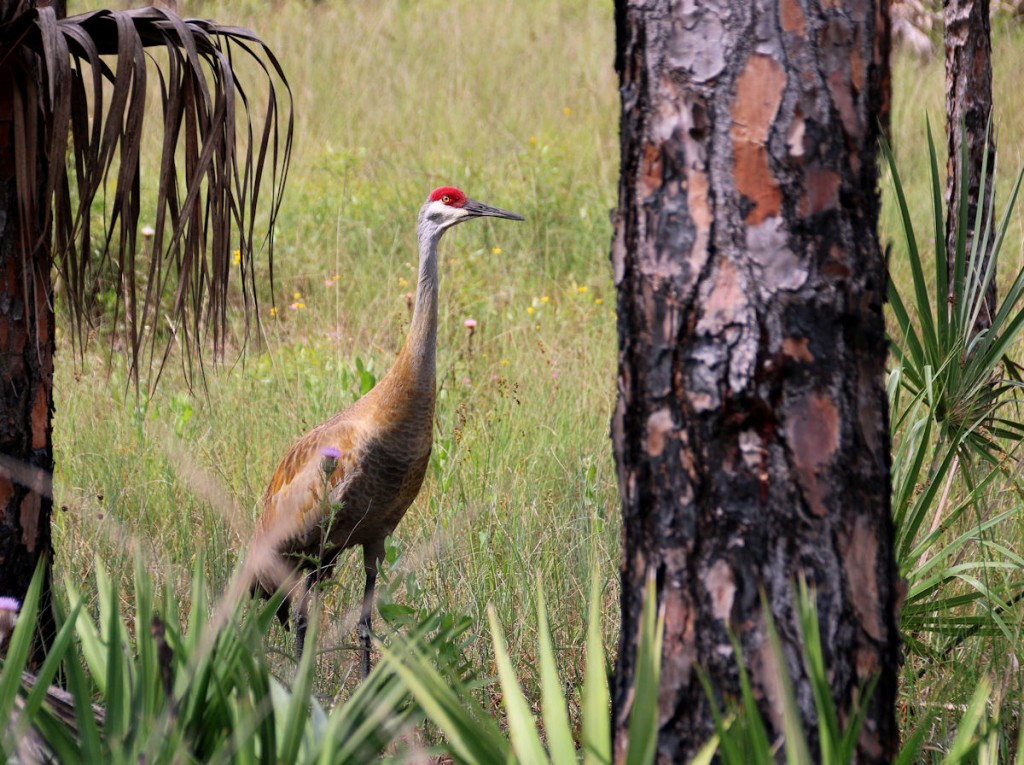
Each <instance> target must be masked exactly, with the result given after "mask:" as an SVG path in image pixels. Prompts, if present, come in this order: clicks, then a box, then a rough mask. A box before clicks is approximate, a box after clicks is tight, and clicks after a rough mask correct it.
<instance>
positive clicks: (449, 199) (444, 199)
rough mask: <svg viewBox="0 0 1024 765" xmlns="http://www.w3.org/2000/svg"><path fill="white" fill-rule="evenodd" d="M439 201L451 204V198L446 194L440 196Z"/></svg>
mask: <svg viewBox="0 0 1024 765" xmlns="http://www.w3.org/2000/svg"><path fill="white" fill-rule="evenodd" d="M441 201H442V202H444V203H445V204H446V205H448V204H451V202H452V198H451V197H450V196H448V195H447V194H445V195H444V196H443V197H441Z"/></svg>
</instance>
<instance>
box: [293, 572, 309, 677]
mask: <svg viewBox="0 0 1024 765" xmlns="http://www.w3.org/2000/svg"><path fill="white" fill-rule="evenodd" d="M297 589H298V590H299V592H298V594H297V596H296V597H295V601H294V602H295V610H294V612H293V613H292V621H293V622H294V624H295V663H296V664H298V663H299V662H301V661H302V649H303V648H304V647H305V645H306V627H307V626H308V624H309V599H310V597H311V593H312V590H313V588H312V587H311V586H310V583H309V581H308V580H307V581H302V582H300V583H299V584H298V585H297Z"/></svg>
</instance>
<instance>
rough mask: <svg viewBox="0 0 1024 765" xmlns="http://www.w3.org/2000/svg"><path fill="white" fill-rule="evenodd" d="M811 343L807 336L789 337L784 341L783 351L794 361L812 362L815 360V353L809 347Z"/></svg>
mask: <svg viewBox="0 0 1024 765" xmlns="http://www.w3.org/2000/svg"><path fill="white" fill-rule="evenodd" d="M809 343H810V341H809V340H808V339H807V338H806V337H799V338H797V337H787V338H784V339H783V341H782V352H783V353H784V354H785V355H786V356H789V358H791V359H793V360H794V361H803V362H805V363H807V364H810V363H811V362H812V361H814V354H812V353H811V351H810V349H809V348H808V347H807V346H808V344H809Z"/></svg>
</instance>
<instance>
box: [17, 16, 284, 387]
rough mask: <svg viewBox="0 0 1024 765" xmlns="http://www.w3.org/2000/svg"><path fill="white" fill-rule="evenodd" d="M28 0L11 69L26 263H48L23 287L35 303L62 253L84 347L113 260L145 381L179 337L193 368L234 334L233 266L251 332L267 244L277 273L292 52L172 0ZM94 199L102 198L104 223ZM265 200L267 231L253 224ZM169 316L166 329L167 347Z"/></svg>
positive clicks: (135, 361) (134, 360) (77, 336)
mask: <svg viewBox="0 0 1024 765" xmlns="http://www.w3.org/2000/svg"><path fill="white" fill-rule="evenodd" d="M9 5H10V4H9ZM16 5H17V7H16V9H15V10H14V12H13V14H8V17H7V18H0V77H3V78H5V79H7V78H9V80H8V82H9V83H10V85H9V87H11V88H12V89H13V94H14V95H13V99H14V107H15V108H14V112H15V114H14V123H13V124H14V128H13V130H14V140H15V146H16V154H17V159H16V168H15V170H16V176H17V190H18V191H17V193H18V206H19V215H20V218H21V226H20V230H21V232H22V242H21V251H22V253H23V254H22V257H23V259H25V260H24V261H23V265H26V266H27V265H28V262H27V261H28V260H29V259H31V265H32V268H31V269H29V268H25V269H24V270H23V272H24V273H26V274H30V273H34V274H35V278H34V279H27V278H26V279H25V287H24V289H25V291H26V294H25V296H24V297H25V299H26V301H27V300H33V301H34V302H33V303H31V304H34V305H38V302H35V299H36V298H37V297H38V296H37V295H34V294H33V291H34V290H38V289H40V285H44V286H45V285H49V284H50V281H49V275H50V269H51V267H56V269H57V272H58V274H59V277H60V279H61V281H62V295H63V296H64V298H65V300H66V303H67V309H68V312H69V314H70V317H71V319H72V327H73V328H74V331H73V332H72V335H73V337H74V342H75V344H76V345H77V347H78V348H79V349H81V348H82V347H83V344H84V339H85V328H86V326H87V325H88V322H89V317H90V314H91V312H92V310H93V308H94V304H95V292H96V289H95V284H96V280H97V278H98V275H100V274H103V275H105V276H106V277H109V278H110V279H111V280H112V282H113V289H114V292H115V295H116V300H115V303H114V304H115V309H114V312H115V315H114V318H115V324H117V323H119V321H120V320H119V317H118V314H119V312H120V311H121V310H123V311H124V316H123V324H124V338H125V346H126V350H127V355H128V358H129V362H130V370H131V377H132V379H134V380H135V381H136V383H138V380H139V372H140V369H142V370H147V369H151V370H155V371H154V373H153V374H152V376H150V377H149V378H148V379H149V382H150V384H154V383H155V382H156V381H157V379H158V378H159V375H160V371H161V370H162V369H163V366H164V364H165V363H166V361H167V358H168V353H169V352H170V350H171V347H172V346H173V345H174V344H175V343H178V344H180V346H181V349H182V351H183V357H184V359H185V360H186V361H185V364H186V369H187V372H188V373H189V374H190V373H191V370H192V362H191V359H193V358H196V359H198V360H199V362H200V363H199V369H202V357H203V348H204V345H205V342H206V340H207V339H209V340H211V341H212V350H213V353H214V354H215V355H220V354H221V353H223V351H224V349H225V342H226V339H227V308H228V302H229V300H228V298H229V284H230V281H231V275H232V272H233V271H234V270H235V269H237V270H238V279H239V282H240V291H241V296H242V303H243V305H244V315H245V329H244V335H243V338H242V340H243V341H244V340H245V339H247V338H248V337H249V336H250V333H251V331H252V329H253V326H254V324H253V322H254V321H258V315H259V314H258V311H257V310H256V309H257V308H258V304H257V295H256V284H255V270H256V269H255V267H254V266H255V256H256V255H257V254H262V253H264V252H265V253H266V256H267V258H268V262H269V263H270V266H269V270H270V277H271V281H272V280H273V265H272V263H273V226H274V222H275V220H276V217H277V213H278V210H279V208H280V204H281V195H282V191H283V187H284V182H285V177H286V174H287V168H288V160H289V156H290V153H291V141H292V98H291V90H290V87H289V85H288V82H287V80H286V78H285V76H284V73H283V71H282V69H281V66H280V64H279V63H278V61H277V59H276V57H275V56H274V54H273V52H272V51H271V50H270V49H269V48H268V47H267V46H266V45H265V44H264V43H263V42H262V41H260V40H259V39H258V38H257V37H256V36H255V35H254V34H253V33H252V32H249V31H248V30H245V29H241V28H238V27H232V26H221V25H218V24H215V23H213V22H211V21H202V20H196V19H181V18H179V17H178V16H176V15H175V14H173V13H171V12H169V11H167V10H163V9H160V8H144V9H139V10H129V11H109V10H102V11H95V12H92V13H86V14H82V15H79V16H73V17H70V18H66V19H58V18H57V15H56V14H55V12H54V10H53V9H52V8H48V7H29V6H28V4H27V3H24V2H23V3H20V4H16ZM110 57H114V58H110ZM252 65H255V69H254V71H256V72H257V73H258V76H260V77H263V78H265V80H266V88H265V91H264V92H263V93H261V94H260V95H259V96H256V95H254V94H253V93H252V92H250V91H249V90H248V89H247V88H244V87H243V86H242V84H241V82H240V81H239V80H238V78H237V77H236V72H237V71H239V67H241V66H248V67H252ZM154 71H155V73H156V79H157V83H158V85H159V96H160V105H161V107H162V108H161V117H162V122H161V123H160V124H159V125H158V128H159V130H160V131H161V134H162V147H161V154H160V162H159V175H158V178H157V179H156V184H155V185H156V190H155V200H156V202H155V213H153V214H154V215H155V218H154V225H153V231H152V238H151V239H150V240H149V243H148V247H147V249H148V250H149V253H150V254H149V257H148V262H143V258H142V257H140V241H139V226H138V224H139V218H140V213H141V211H142V210H143V199H142V195H143V183H142V178H141V175H142V171H141V167H142V165H141V163H140V146H141V144H142V136H143V131H144V130H146V129H147V125H146V119H147V118H149V117H151V115H147V111H146V94H147V92H148V91H149V90H150V89H151V86H150V80H149V77H150V75H151V74H152V72H154ZM257 112H258V113H257ZM40 157H43V158H45V162H39V158H40ZM44 171H45V177H41V176H42V174H43V172H44ZM268 183H269V192H266V193H265V194H264V193H262V190H263V189H265V188H267V186H268ZM97 199H101V200H102V201H103V207H104V215H103V220H102V222H101V223H100V224H99V225H100V227H101V228H102V231H98V232H97V231H94V227H95V226H97V223H96V221H94V220H93V207H94V202H96V201H97ZM261 211H262V212H265V214H266V216H267V218H266V220H267V223H268V233H267V234H266V235H265V237H264V236H262V235H261V234H259V233H257V231H256V229H255V222H256V220H257V216H258V214H260V212H261ZM33 231H35V232H40V231H41V232H42V235H41V236H39V237H38V238H35V240H34V241H33V240H32V239H33V238H34V237H32V235H31V234H28V233H26V232H33ZM235 249H237V250H238V251H239V254H238V257H237V258H234V257H232V255H233V252H234V250H235ZM51 253H52V254H51ZM235 261H237V262H235ZM164 325H167V326H169V328H170V333H169V338H168V340H167V342H166V344H164V345H163V348H162V350H158V348H157V346H158V343H157V341H156V338H157V337H158V336H160V335H161V334H162V333H161V332H158V331H157V329H158V328H160V327H162V326H164ZM147 327H150V328H152V329H151V330H147ZM190 376H191V375H190Z"/></svg>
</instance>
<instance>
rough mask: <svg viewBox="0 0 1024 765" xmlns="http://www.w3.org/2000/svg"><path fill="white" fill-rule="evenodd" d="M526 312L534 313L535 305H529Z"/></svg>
mask: <svg viewBox="0 0 1024 765" xmlns="http://www.w3.org/2000/svg"><path fill="white" fill-rule="evenodd" d="M526 312H527V313H533V306H532V305H531V306H527V307H526Z"/></svg>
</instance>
